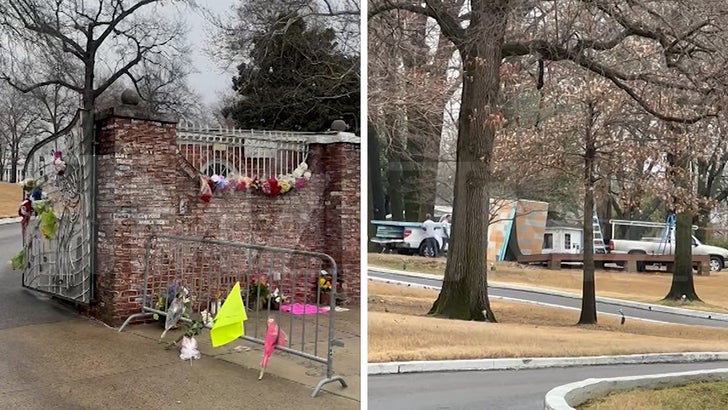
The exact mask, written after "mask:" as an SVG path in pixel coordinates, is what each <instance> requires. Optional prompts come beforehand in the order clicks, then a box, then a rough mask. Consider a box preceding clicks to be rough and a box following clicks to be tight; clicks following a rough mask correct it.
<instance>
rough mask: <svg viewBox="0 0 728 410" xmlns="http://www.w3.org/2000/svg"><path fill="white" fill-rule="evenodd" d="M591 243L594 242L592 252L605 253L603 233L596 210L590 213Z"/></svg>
mask: <svg viewBox="0 0 728 410" xmlns="http://www.w3.org/2000/svg"><path fill="white" fill-rule="evenodd" d="M592 226H593V229H592V235H593V238H592V243H593V244H594V253H603V254H606V253H607V246H606V244H605V243H604V235H602V226H601V225H600V224H599V216H597V210H596V209H595V210H594V213H593V214H592Z"/></svg>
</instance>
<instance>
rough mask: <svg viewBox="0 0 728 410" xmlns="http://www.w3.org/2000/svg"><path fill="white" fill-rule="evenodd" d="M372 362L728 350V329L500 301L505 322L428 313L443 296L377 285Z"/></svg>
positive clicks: (373, 285) (496, 304)
mask: <svg viewBox="0 0 728 410" xmlns="http://www.w3.org/2000/svg"><path fill="white" fill-rule="evenodd" d="M368 286H369V287H368V292H369V297H368V307H369V309H368V310H369V319H368V320H369V334H368V344H369V351H368V359H369V361H370V362H385V361H399V360H402V361H406V360H444V359H473V358H492V357H558V356H584V355H612V354H633V353H655V352H685V351H722V350H725V342H724V341H725V340H726V338H728V329H725V330H724V329H713V328H707V327H689V326H681V325H663V324H657V323H648V322H642V321H638V320H629V319H628V320H627V322H626V324H625V325H624V326H621V325H620V324H619V318H617V317H612V316H607V315H601V316H600V317H599V324H598V325H595V326H575V323H576V322H577V320H578V318H579V312H578V311H576V310H567V309H559V308H550V307H542V306H535V305H532V304H524V303H516V302H509V301H502V300H493V301H492V302H491V303H492V308H493V310H494V311H495V312H496V317H497V318H498V321H499V323H481V322H467V321H455V320H446V319H437V318H432V317H428V316H426V315H425V314H426V313H427V311H428V310H429V308H430V306H431V305H432V302H433V301H434V300H435V298H436V297H437V293H436V292H435V291H431V290H424V289H413V288H408V287H404V286H397V285H388V284H383V283H378V282H369V285H368Z"/></svg>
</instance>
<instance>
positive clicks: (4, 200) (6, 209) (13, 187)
mask: <svg viewBox="0 0 728 410" xmlns="http://www.w3.org/2000/svg"><path fill="white" fill-rule="evenodd" d="M22 196H23V195H22V189H21V188H20V185H18V184H11V183H9V182H0V218H7V217H13V218H14V217H16V216H18V206H19V205H20V202H21V201H22Z"/></svg>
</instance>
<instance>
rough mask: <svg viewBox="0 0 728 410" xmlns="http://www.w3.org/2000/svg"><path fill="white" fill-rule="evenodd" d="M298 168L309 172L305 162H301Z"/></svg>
mask: <svg viewBox="0 0 728 410" xmlns="http://www.w3.org/2000/svg"><path fill="white" fill-rule="evenodd" d="M298 168H299V169H300V170H301V171H307V170H308V164H306V163H305V162H301V165H299V166H298Z"/></svg>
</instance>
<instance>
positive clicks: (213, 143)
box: [177, 123, 320, 178]
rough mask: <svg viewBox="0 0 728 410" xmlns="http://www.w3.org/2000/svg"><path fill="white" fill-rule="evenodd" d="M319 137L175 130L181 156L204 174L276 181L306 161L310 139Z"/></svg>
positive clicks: (184, 125) (186, 127) (231, 130)
mask: <svg viewBox="0 0 728 410" xmlns="http://www.w3.org/2000/svg"><path fill="white" fill-rule="evenodd" d="M317 135H320V134H313V133H296V132H284V131H259V130H240V129H234V128H228V129H225V128H206V127H198V126H194V125H192V124H189V123H180V124H179V126H178V127H177V146H178V149H179V152H180V154H181V155H182V156H183V157H184V158H185V159H186V160H187V161H188V162H190V164H192V165H193V166H194V167H195V168H197V169H198V170H199V171H200V172H202V173H203V174H207V175H208V176H211V175H215V174H216V175H220V176H226V177H227V176H230V175H233V174H235V175H242V176H250V177H260V178H268V177H277V176H280V175H286V174H290V173H291V172H293V170H294V169H296V167H297V166H298V165H299V164H300V163H302V162H305V161H306V158H307V156H308V149H309V148H308V144H309V141H310V139H311V137H315V136H317Z"/></svg>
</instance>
